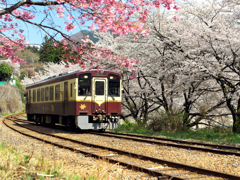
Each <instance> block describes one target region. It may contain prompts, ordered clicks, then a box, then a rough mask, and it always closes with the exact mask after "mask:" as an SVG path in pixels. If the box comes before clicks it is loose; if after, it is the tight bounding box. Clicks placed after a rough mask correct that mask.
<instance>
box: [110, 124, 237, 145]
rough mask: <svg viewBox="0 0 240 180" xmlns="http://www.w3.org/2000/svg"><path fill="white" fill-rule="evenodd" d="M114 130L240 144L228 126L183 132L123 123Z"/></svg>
mask: <svg viewBox="0 0 240 180" xmlns="http://www.w3.org/2000/svg"><path fill="white" fill-rule="evenodd" d="M113 131H114V132H121V133H136V134H142V135H146V136H152V135H161V136H166V137H168V138H173V139H188V140H199V141H206V142H211V143H228V144H233V143H234V144H240V134H235V133H232V132H231V129H230V128H212V129H208V128H204V129H199V130H188V131H185V132H164V131H161V132H154V131H152V130H148V129H147V128H146V127H139V126H138V125H137V124H130V123H124V124H122V125H119V127H118V128H117V129H115V130H113Z"/></svg>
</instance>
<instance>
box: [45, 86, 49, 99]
mask: <svg viewBox="0 0 240 180" xmlns="http://www.w3.org/2000/svg"><path fill="white" fill-rule="evenodd" d="M48 96H49V87H45V101H48Z"/></svg>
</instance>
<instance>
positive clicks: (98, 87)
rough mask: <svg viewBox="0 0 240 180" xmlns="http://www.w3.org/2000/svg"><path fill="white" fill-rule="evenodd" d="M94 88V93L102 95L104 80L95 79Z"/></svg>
mask: <svg viewBox="0 0 240 180" xmlns="http://www.w3.org/2000/svg"><path fill="white" fill-rule="evenodd" d="M95 90H96V94H95V95H104V81H96V83H95Z"/></svg>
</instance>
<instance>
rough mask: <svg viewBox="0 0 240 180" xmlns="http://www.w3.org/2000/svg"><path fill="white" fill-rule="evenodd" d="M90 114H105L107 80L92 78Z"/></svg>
mask: <svg viewBox="0 0 240 180" xmlns="http://www.w3.org/2000/svg"><path fill="white" fill-rule="evenodd" d="M92 93H93V96H92V97H93V101H92V112H97V113H105V112H106V109H107V108H106V104H107V103H106V100H107V98H106V97H107V78H93V92H92Z"/></svg>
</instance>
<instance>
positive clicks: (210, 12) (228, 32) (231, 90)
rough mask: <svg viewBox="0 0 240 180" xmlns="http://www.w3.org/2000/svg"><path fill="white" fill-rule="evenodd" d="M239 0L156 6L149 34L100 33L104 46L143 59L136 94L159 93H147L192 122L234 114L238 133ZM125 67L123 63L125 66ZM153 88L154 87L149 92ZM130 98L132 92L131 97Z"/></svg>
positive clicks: (100, 42)
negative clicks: (142, 82) (172, 8)
mask: <svg viewBox="0 0 240 180" xmlns="http://www.w3.org/2000/svg"><path fill="white" fill-rule="evenodd" d="M234 3H235V2H234V1H207V2H206V3H202V4H199V3H196V2H191V3H190V2H186V3H183V4H180V6H181V8H182V9H181V10H180V11H170V12H169V11H168V12H162V11H159V10H156V9H150V10H151V16H149V17H148V19H147V22H146V23H145V26H148V27H150V28H151V33H150V35H149V36H148V37H144V36H139V38H135V41H134V40H133V38H132V37H134V35H133V34H129V36H125V37H123V36H120V37H118V38H114V36H112V35H111V34H110V33H105V34H100V33H97V35H98V36H100V37H101V38H100V39H101V40H100V41H99V43H98V44H97V45H98V46H99V47H108V48H109V49H111V50H112V51H114V52H115V53H117V54H121V55H123V56H128V57H131V58H134V59H140V60H141V63H140V65H139V67H138V69H139V74H138V76H137V77H138V78H142V79H145V82H146V83H147V86H145V87H146V88H144V89H141V88H139V86H138V85H137V84H135V89H133V91H134V92H135V93H136V92H139V91H140V92H143V91H145V92H152V91H153V92H154V93H151V94H152V95H151V96H149V97H148V99H151V101H153V100H154V101H155V102H157V103H158V104H159V105H162V107H163V108H164V110H165V111H166V112H168V113H171V111H172V109H173V108H174V106H175V108H177V109H179V110H182V111H184V112H185V114H186V115H187V116H185V117H186V119H185V120H184V123H186V124H187V125H188V126H193V125H197V124H200V123H201V120H202V119H206V118H207V119H211V120H212V121H214V120H215V119H213V117H217V116H227V115H232V117H233V121H234V124H233V131H234V132H236V129H240V128H235V127H237V126H236V125H237V123H236V122H237V121H238V120H237V112H239V111H237V110H238V109H239V107H240V106H239V105H238V103H237V102H239V100H238V98H239V96H238V95H237V93H238V92H239V87H238V86H239V70H238V69H239V63H238V58H237V57H238V54H237V52H238V43H239V42H238V40H237V39H238V37H239V36H238V33H239V32H238V31H239V30H238V28H239V25H238V21H237V18H238V14H237V13H238V11H237V9H238V6H237V4H235V5H234ZM122 66H124V64H122ZM149 90H150V91H149ZM129 96H130V97H131V96H133V95H129Z"/></svg>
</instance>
